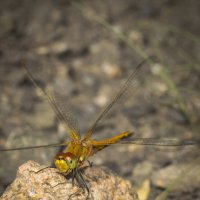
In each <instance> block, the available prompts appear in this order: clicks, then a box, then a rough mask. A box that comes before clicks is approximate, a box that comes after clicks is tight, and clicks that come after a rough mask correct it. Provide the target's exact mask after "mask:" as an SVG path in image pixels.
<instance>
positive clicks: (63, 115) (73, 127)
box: [23, 64, 80, 140]
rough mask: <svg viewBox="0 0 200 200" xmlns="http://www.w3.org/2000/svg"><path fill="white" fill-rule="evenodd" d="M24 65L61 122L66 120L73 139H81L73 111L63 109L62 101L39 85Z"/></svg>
mask: <svg viewBox="0 0 200 200" xmlns="http://www.w3.org/2000/svg"><path fill="white" fill-rule="evenodd" d="M23 67H24V69H25V71H26V73H27V75H28V77H29V79H30V80H31V81H32V82H33V84H34V85H35V87H36V88H38V89H39V91H40V92H41V94H42V96H43V98H45V99H46V100H47V101H48V102H49V104H50V106H51V108H52V109H53V111H54V112H55V114H56V117H57V119H58V120H59V121H60V122H64V125H65V128H66V130H67V131H69V135H70V137H71V139H73V140H79V139H80V135H79V134H78V122H77V120H76V119H75V118H74V117H73V116H72V114H71V113H69V112H64V111H63V108H64V106H62V107H60V106H59V105H60V103H59V102H57V100H56V98H55V97H54V96H53V95H52V94H50V93H49V92H48V91H46V90H45V89H43V88H42V87H41V86H39V85H38V84H37V82H36V81H35V78H34V77H33V75H32V74H31V72H30V71H29V70H28V68H27V66H26V65H25V64H23Z"/></svg>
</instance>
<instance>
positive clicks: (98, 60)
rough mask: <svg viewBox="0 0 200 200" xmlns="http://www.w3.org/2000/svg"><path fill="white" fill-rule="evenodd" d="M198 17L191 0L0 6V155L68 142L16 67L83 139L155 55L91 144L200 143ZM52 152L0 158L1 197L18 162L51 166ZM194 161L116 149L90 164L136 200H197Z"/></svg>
mask: <svg viewBox="0 0 200 200" xmlns="http://www.w3.org/2000/svg"><path fill="white" fill-rule="evenodd" d="M199 18H200V2H199V1H196V0H191V1H186V0H177V1H172V0H159V1H148V0H141V1H135V0H132V1H131V0H124V1H119V0H107V1H104V0H103V1H98V0H94V1H89V0H85V1H67V0H60V1H59V0H58V1H53V0H43V1H39V0H35V1H26V0H15V1H12V0H1V2H0V146H1V148H12V147H20V146H22V147H23V146H29V145H42V144H51V143H57V142H62V141H64V140H68V139H69V137H68V135H67V133H66V132H65V131H64V129H63V125H62V124H61V123H59V122H58V121H57V120H56V118H55V114H54V113H53V112H52V110H51V108H50V106H49V105H48V103H47V102H46V101H44V100H43V98H41V96H40V95H38V91H37V89H36V88H35V87H34V86H33V85H32V84H31V83H30V81H29V80H28V77H27V75H26V73H25V72H24V70H23V69H22V67H21V61H22V60H23V61H25V63H26V64H27V65H28V68H29V69H30V71H31V73H32V74H33V75H34V76H35V77H36V80H37V82H38V83H39V84H41V85H42V86H43V87H45V88H48V89H49V91H52V93H54V94H55V96H56V97H57V99H58V101H59V102H62V105H64V107H65V109H64V111H65V112H67V113H73V115H74V116H76V118H77V119H78V122H79V127H80V133H81V134H84V133H85V132H86V131H87V130H88V129H89V128H90V126H91V124H92V122H93V121H94V119H95V118H96V117H97V116H98V114H99V112H100V111H101V110H102V109H103V108H104V107H105V105H106V104H107V103H108V102H109V100H110V99H112V97H113V95H114V94H115V92H116V91H117V90H118V89H119V87H120V86H121V85H122V83H123V82H124V81H125V80H126V79H127V77H128V75H129V74H130V73H131V72H132V71H133V70H134V68H135V67H136V66H137V64H138V63H139V62H140V61H142V60H143V59H144V58H146V57H148V56H154V57H156V61H148V62H147V64H146V66H145V68H147V69H148V70H145V72H144V73H142V74H141V76H139V77H137V87H134V88H133V91H130V92H129V94H128V95H127V96H125V98H124V99H123V101H120V102H119V103H118V104H117V105H116V106H114V108H113V111H112V112H110V113H109V114H108V116H107V118H105V119H104V120H103V121H102V123H100V124H99V126H98V127H97V129H96V130H95V133H94V135H93V138H95V139H103V138H104V139H105V138H108V137H111V136H114V135H116V134H119V133H121V132H123V131H127V130H134V131H135V136H134V137H156V138H172V137H176V138H179V139H182V140H197V139H199V130H200V126H199V124H200V112H199V111H200V84H199V81H200V78H199V77H200V66H199V63H200V55H199V52H200V38H199V35H200V26H199ZM136 88H137V90H136ZM126 98H127V99H126ZM57 152H58V149H39V150H28V151H17V152H7V153H3V152H0V158H1V164H0V192H1V193H2V192H3V191H4V190H5V188H6V186H7V185H8V184H9V183H10V182H11V181H12V180H13V179H14V178H15V175H16V170H17V167H18V166H19V165H20V164H22V163H24V162H25V161H27V160H35V161H38V162H40V164H45V165H49V164H51V163H52V160H53V158H54V155H55V154H56V153H57ZM198 157H199V152H198V149H197V148H195V147H185V148H172V147H165V148H158V147H152V146H150V147H141V146H134V145H124V146H122V145H121V146H111V147H109V148H106V149H105V150H103V151H101V152H99V153H98V154H97V155H95V156H94V157H93V158H92V159H91V161H93V162H94V165H103V166H106V167H108V168H109V169H111V170H112V171H113V172H115V173H117V174H118V175H120V176H122V177H124V178H125V179H128V180H130V181H131V183H132V184H133V186H134V187H135V188H137V189H138V193H139V197H140V199H141V200H145V199H157V200H158V199H182V200H186V199H188V200H190V199H193V200H194V199H200V190H199V185H200V168H199V163H200V162H199V160H198Z"/></svg>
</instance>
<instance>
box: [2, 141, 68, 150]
mask: <svg viewBox="0 0 200 200" xmlns="http://www.w3.org/2000/svg"><path fill="white" fill-rule="evenodd" d="M68 144H69V142H64V143H58V144H47V145H38V146H28V147H16V148H10V149H0V152H2V151H19V150H27V149H41V148H51V147H60V146H66V145H68Z"/></svg>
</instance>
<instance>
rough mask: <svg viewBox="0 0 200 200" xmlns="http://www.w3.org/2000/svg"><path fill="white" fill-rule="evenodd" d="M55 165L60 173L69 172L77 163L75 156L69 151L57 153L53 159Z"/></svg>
mask: <svg viewBox="0 0 200 200" xmlns="http://www.w3.org/2000/svg"><path fill="white" fill-rule="evenodd" d="M54 163H55V166H56V167H57V168H58V170H59V171H60V172H62V173H67V174H68V173H70V172H71V171H72V170H73V169H75V168H76V167H77V165H78V159H77V157H76V156H75V155H74V154H72V153H70V152H67V153H59V154H57V155H56V157H55V159H54Z"/></svg>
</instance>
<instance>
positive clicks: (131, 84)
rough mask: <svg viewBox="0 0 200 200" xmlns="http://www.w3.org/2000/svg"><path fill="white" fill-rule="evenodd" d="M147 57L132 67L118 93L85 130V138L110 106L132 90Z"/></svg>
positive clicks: (141, 72) (89, 135) (87, 137)
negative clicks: (86, 130) (87, 129)
mask: <svg viewBox="0 0 200 200" xmlns="http://www.w3.org/2000/svg"><path fill="white" fill-rule="evenodd" d="M148 59H149V58H147V59H145V60H143V61H142V62H140V63H139V64H138V66H137V67H136V68H135V69H134V71H133V72H132V73H131V74H130V76H129V77H128V79H127V80H126V82H125V83H124V85H123V86H122V87H121V89H120V90H119V91H118V93H117V94H116V95H115V96H114V98H113V99H112V100H111V101H110V102H109V103H108V105H107V106H106V107H105V109H104V110H103V111H102V112H101V113H100V114H99V116H98V117H97V119H96V120H95V121H94V123H93V125H92V126H91V128H90V129H89V131H88V132H87V134H86V136H85V140H87V139H89V138H90V137H91V134H92V133H93V131H94V129H95V128H96V126H97V124H98V123H99V122H100V121H101V120H102V119H103V118H104V117H105V116H106V115H107V113H108V112H109V111H110V110H111V108H112V107H113V106H114V104H116V103H117V102H118V101H119V100H120V99H122V98H123V97H124V96H126V94H127V93H129V92H130V91H131V92H132V91H133V90H135V89H136V88H137V87H136V86H137V84H136V83H137V81H138V77H140V75H141V74H143V72H144V70H143V69H144V67H143V66H144V63H146V61H147V60H148Z"/></svg>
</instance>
